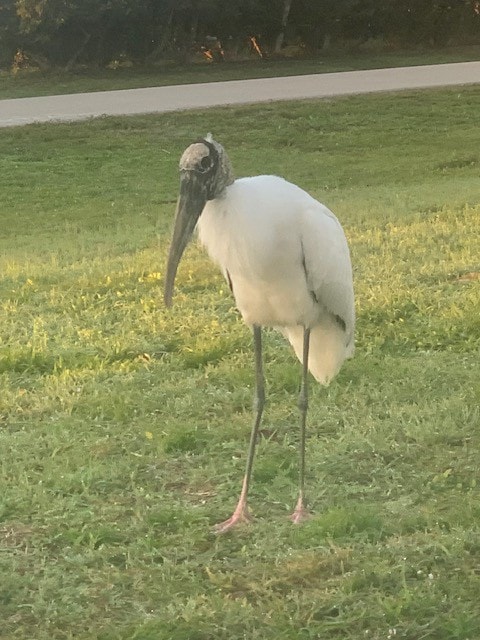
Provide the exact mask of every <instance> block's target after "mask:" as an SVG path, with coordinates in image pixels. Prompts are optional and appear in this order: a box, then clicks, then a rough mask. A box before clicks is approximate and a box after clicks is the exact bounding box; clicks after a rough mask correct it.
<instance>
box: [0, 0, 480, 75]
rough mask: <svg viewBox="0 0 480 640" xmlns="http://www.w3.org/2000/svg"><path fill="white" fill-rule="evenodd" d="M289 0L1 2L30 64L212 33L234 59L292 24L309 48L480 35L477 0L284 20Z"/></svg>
mask: <svg viewBox="0 0 480 640" xmlns="http://www.w3.org/2000/svg"><path fill="white" fill-rule="evenodd" d="M284 3H285V0H262V1H259V0H235V1H230V2H223V1H222V0H140V1H139V0H68V2H65V0H0V17H1V18H3V20H2V21H1V24H2V33H1V35H2V40H3V44H2V47H0V55H1V58H0V63H1V62H2V61H3V64H11V62H12V59H13V56H14V53H15V51H18V50H21V51H22V52H23V56H24V58H23V59H24V60H25V61H28V64H34V65H37V66H40V67H42V66H48V65H53V66H64V67H67V68H71V67H73V66H75V65H76V64H80V63H81V64H87V65H89V66H95V65H97V66H105V65H107V64H109V63H110V64H120V63H121V62H122V60H123V61H129V62H141V63H145V62H149V61H150V62H152V61H156V60H158V59H161V58H165V57H167V58H176V59H182V60H185V59H188V58H191V57H192V55H194V54H195V52H197V53H198V52H199V51H200V47H201V45H203V44H205V42H206V37H207V36H209V35H210V36H216V37H218V38H219V39H220V41H221V42H222V43H223V47H224V48H225V51H226V55H227V57H228V56H230V57H231V58H232V57H238V56H239V54H240V53H241V52H242V50H243V55H245V51H246V50H248V42H249V37H251V36H256V37H257V38H258V39H259V41H260V43H261V44H262V46H263V47H264V50H265V53H266V52H268V51H273V50H274V43H275V41H277V42H279V40H278V37H279V33H282V34H283V32H284V31H285V36H286V37H285V40H284V39H283V37H282V38H281V41H282V42H283V41H284V42H285V44H286V45H293V44H297V45H300V50H307V51H309V52H310V53H314V52H316V51H317V50H318V49H319V48H322V47H326V46H329V44H330V43H331V42H334V41H340V42H342V41H348V42H350V43H352V44H355V43H356V44H360V43H362V42H365V41H367V40H369V39H371V38H383V40H384V41H385V42H387V43H388V44H389V45H390V46H394V45H398V44H399V43H403V44H409V45H411V44H419V43H420V44H423V45H430V44H435V45H438V44H442V45H445V44H447V42H448V41H449V40H450V39H451V38H456V40H457V42H458V41H462V42H464V41H465V40H472V41H477V42H478V37H479V34H480V11H479V10H478V0H367V1H365V0H362V1H359V0H293V1H292V2H291V3H290V2H288V5H290V4H291V6H290V11H289V12H288V21H287V24H286V26H285V27H284V25H282V17H283V15H284ZM285 15H287V14H285ZM305 47H306V49H305ZM26 63H27V62H25V64H26Z"/></svg>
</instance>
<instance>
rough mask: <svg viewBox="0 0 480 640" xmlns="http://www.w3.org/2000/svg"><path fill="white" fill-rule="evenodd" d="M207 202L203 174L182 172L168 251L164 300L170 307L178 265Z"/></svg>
mask: <svg viewBox="0 0 480 640" xmlns="http://www.w3.org/2000/svg"><path fill="white" fill-rule="evenodd" d="M206 202H207V186H206V184H205V181H204V180H202V176H199V175H197V174H195V173H194V172H192V171H188V172H182V173H181V177H180V195H179V197H178V202H177V210H176V213H175V222H174V226H173V235H172V243H171V245H170V251H169V253H168V262H167V272H166V276H165V290H164V300H165V305H166V306H167V307H170V306H171V304H172V298H173V286H174V284H175V276H176V274H177V269H178V265H179V263H180V260H181V258H182V255H183V252H184V251H185V248H186V246H187V244H188V242H189V240H190V238H191V237H192V234H193V230H194V229H195V225H196V224H197V220H198V218H199V217H200V214H201V213H202V211H203V207H204V206H205V203H206Z"/></svg>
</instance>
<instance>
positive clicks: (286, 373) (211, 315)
mask: <svg viewBox="0 0 480 640" xmlns="http://www.w3.org/2000/svg"><path fill="white" fill-rule="evenodd" d="M479 99H480V89H479V88H478V87H477V86H475V87H469V88H455V89H454V90H438V91H437V90H436V91H426V92H413V93H400V94H397V95H380V96H363V97H351V98H346V99H340V100H325V101H312V102H304V103H298V102H297V103H281V104H267V105H261V106H246V107H241V108H226V109H214V110H207V111H205V110H204V111H202V112H189V113H178V114H175V113H172V114H165V115H158V116H149V117H135V118H114V119H110V118H103V119H98V120H94V121H91V122H83V123H76V124H69V125H67V124H61V125H35V126H28V127H19V128H13V129H4V130H1V131H0V151H1V152H0V166H1V172H2V225H1V228H0V234H1V235H0V274H1V277H0V306H1V314H0V451H1V452H2V455H1V457H0V573H1V575H2V580H1V582H0V619H1V620H2V624H1V628H0V637H2V640H3V639H4V640H15V638H21V639H24V638H35V640H47V639H48V640H66V639H73V638H84V639H85V640H87V639H91V638H98V639H99V640H119V639H120V640H127V639H128V640H134V639H136V640H139V639H141V640H147V639H152V640H153V639H155V640H163V639H165V640H182V639H185V640H187V639H188V640H192V639H194V638H197V639H205V640H206V639H208V638H219V639H225V640H227V639H228V640H237V639H238V640H240V639H241V638H245V637H248V638H252V639H253V640H255V639H258V640H270V639H272V640H273V639H275V640H277V639H279V638H280V639H282V638H283V639H285V640H287V639H289V638H300V639H305V640H306V639H312V640H313V639H314V638H322V640H335V639H338V638H342V639H344V640H358V639H359V638H371V639H372V640H387V638H390V639H392V640H393V638H395V640H396V639H397V638H405V639H408V640H412V639H419V638H432V639H433V638H434V639H435V640H467V639H470V640H472V639H474V638H478V637H480V621H479V617H478V602H479V600H480V582H479V575H480V528H479V522H480V519H479V517H480V511H479V504H480V503H479V498H480V495H479V493H480V489H479V487H480V482H479V481H480V479H479V470H478V469H479V468H478V449H479V446H480V436H479V430H478V423H479V417H480V416H479V400H480V397H479V385H478V357H479V349H480V326H479V315H478V309H479V305H480V279H479V272H480V263H479V255H480V245H479V242H480V229H479V221H480V215H479V214H480V210H479V203H478V169H479V166H480V156H479V149H478V135H477V132H478V127H479V124H480V123H479V118H480V112H479V110H478V108H477V105H478V102H479ZM207 131H213V132H214V134H216V136H217V137H218V139H220V140H221V141H222V142H223V143H224V144H225V146H226V148H227V149H228V151H229V153H230V155H231V158H232V161H233V164H234V167H235V170H236V173H237V175H239V176H240V175H246V174H247V175H248V174H254V173H260V172H265V171H267V172H272V173H276V174H280V175H284V176H285V177H287V178H288V179H290V180H292V181H294V182H296V183H298V184H299V185H301V186H302V187H304V188H306V189H307V190H309V191H310V192H311V193H312V194H313V195H315V196H316V197H318V198H319V199H321V200H322V201H324V202H325V203H326V204H328V205H329V206H330V207H331V208H332V209H333V210H334V211H335V212H336V213H337V214H338V216H339V217H340V219H341V220H342V222H343V224H344V226H345V229H346V232H347V235H348V238H349V242H350V245H351V248H352V256H353V263H354V266H355V288H356V296H357V309H358V333H357V352H356V355H355V357H354V359H353V360H351V361H349V362H348V363H346V364H345V366H344V368H343V370H342V372H341V374H340V376H339V378H338V379H337V380H336V381H334V382H333V383H332V385H331V386H330V387H329V388H328V389H322V388H320V387H319V386H318V385H316V384H314V383H313V381H312V385H311V408H310V415H309V431H308V470H309V471H308V496H309V501H310V505H311V507H312V510H313V514H314V515H313V517H312V519H311V520H310V521H309V522H307V523H306V524H305V526H301V527H295V526H294V525H292V523H290V522H289V521H288V519H287V514H288V513H289V512H290V511H291V509H292V507H293V502H294V499H295V492H296V476H297V441H298V426H297V425H298V415H297V413H298V412H297V410H296V394H297V390H298V381H299V365H298V362H297V361H296V359H295V358H294V356H293V355H292V353H291V350H290V349H289V347H288V345H286V344H285V343H284V341H283V340H282V339H281V337H280V336H279V334H277V333H275V332H273V331H272V332H269V333H268V334H267V335H266V340H265V350H266V363H265V370H266V377H267V381H268V389H267V397H268V406H267V410H266V414H265V420H264V423H263V431H262V437H261V440H260V443H259V450H258V457H257V460H256V463H255V467H254V480H253V491H252V498H251V506H252V509H253V511H254V514H255V517H256V519H255V522H254V523H253V524H252V525H251V526H249V527H245V528H244V529H239V530H237V531H234V532H232V533H231V534H229V535H227V536H224V537H219V538H216V537H215V536H213V535H212V534H211V532H210V527H211V525H212V524H214V523H215V522H218V521H220V520H221V519H223V518H225V517H226V516H228V515H229V512H230V510H231V509H232V508H233V505H234V503H235V499H236V497H237V495H238V490H239V485H240V481H241V477H242V473H243V465H244V456H245V451H246V446H247V442H248V436H249V429H250V418H251V410H250V406H251V397H252V383H253V372H252V353H251V337H250V334H249V331H248V329H247V328H246V327H245V326H244V325H243V324H242V323H241V321H240V320H239V318H238V316H237V313H236V311H235V309H234V307H233V303H232V300H231V297H230V293H229V290H228V287H227V286H226V284H225V283H224V282H223V280H222V278H221V276H220V275H219V274H218V272H217V270H216V269H215V267H214V266H212V265H211V264H210V262H209V261H208V259H207V258H206V257H205V256H204V254H203V253H202V252H200V251H199V250H198V248H197V247H195V246H192V247H191V248H190V249H189V251H188V254H187V255H186V256H185V261H184V262H183V264H182V266H181V269H180V272H179V276H178V288H177V293H176V298H175V306H174V308H173V309H172V310H166V309H165V308H164V307H163V304H162V301H161V285H162V280H163V267H164V263H165V256H166V249H167V243H168V239H169V233H170V226H171V221H172V216H173V212H174V208H175V199H176V195H177V185H178V176H177V164H178V157H179V155H180V153H181V152H182V150H183V149H184V148H185V146H186V145H187V144H188V143H189V142H190V141H191V140H192V139H195V138H196V137H198V135H201V134H203V133H206V132H207Z"/></svg>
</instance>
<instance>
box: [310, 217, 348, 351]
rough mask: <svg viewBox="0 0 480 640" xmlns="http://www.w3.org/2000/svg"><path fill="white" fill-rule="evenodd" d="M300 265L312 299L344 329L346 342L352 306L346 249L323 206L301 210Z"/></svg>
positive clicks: (336, 224) (334, 221)
mask: <svg viewBox="0 0 480 640" xmlns="http://www.w3.org/2000/svg"><path fill="white" fill-rule="evenodd" d="M301 242H302V252H303V266H304V269H305V275H306V279H307V286H308V288H309V290H310V292H311V294H312V296H313V297H314V299H315V300H316V301H317V302H318V304H320V305H321V306H322V307H324V308H325V309H326V310H327V311H328V312H329V313H330V314H331V315H332V317H333V318H334V319H335V320H336V321H337V322H338V323H339V324H340V326H342V328H343V329H344V330H345V334H346V341H347V344H348V343H350V342H351V341H352V339H353V331H354V325H355V307H354V295H353V281H352V266H351V262H350V252H349V249H348V244H347V240H346V238H345V234H344V232H343V229H342V227H341V225H340V223H339V221H338V220H337V218H336V217H335V216H334V215H333V213H332V212H331V211H330V210H329V209H327V208H326V207H324V206H323V205H319V207H312V208H309V209H308V211H306V212H305V218H304V224H303V225H302V233H301Z"/></svg>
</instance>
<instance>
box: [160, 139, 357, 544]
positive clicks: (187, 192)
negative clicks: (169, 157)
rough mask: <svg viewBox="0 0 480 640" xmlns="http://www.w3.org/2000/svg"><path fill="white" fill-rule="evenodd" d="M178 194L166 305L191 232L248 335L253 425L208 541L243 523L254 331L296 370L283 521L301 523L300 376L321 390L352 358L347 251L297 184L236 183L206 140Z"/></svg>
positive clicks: (257, 415)
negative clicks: (295, 469) (290, 472)
mask: <svg viewBox="0 0 480 640" xmlns="http://www.w3.org/2000/svg"><path fill="white" fill-rule="evenodd" d="M179 171H180V190H179V196H178V200H177V206H176V211H175V217H174V223H173V232H172V239H171V244H170V248H169V251H168V258H167V264H166V272H165V288H164V302H165V305H166V306H167V307H170V306H171V305H172V301H173V292H174V285H175V277H176V273H177V269H178V266H179V263H180V260H181V258H182V255H183V253H184V250H185V248H186V247H187V245H188V243H189V241H190V239H191V238H192V236H193V232H194V230H195V228H197V231H198V235H199V239H200V242H201V244H202V245H203V246H204V247H205V248H206V250H207V252H208V254H209V256H210V258H211V259H212V261H213V262H214V263H216V264H217V265H218V266H219V267H220V269H221V271H222V272H223V275H224V277H225V279H226V281H227V282H228V285H229V287H230V289H231V292H232V294H233V297H234V299H235V303H236V306H237V308H238V310H239V312H240V314H241V316H242V318H243V320H244V322H245V323H246V324H247V325H248V326H249V327H251V329H252V333H253V346H254V360H255V395H254V407H253V410H254V411H253V412H254V419H253V426H252V430H251V436H250V443H249V448H248V453H247V459H246V469H245V475H244V478H243V483H242V489H241V492H240V497H239V499H238V502H237V506H236V507H235V510H234V511H233V514H232V516H231V517H230V518H228V519H227V520H225V521H224V522H221V523H220V524H218V525H216V526H215V528H214V530H215V532H216V533H225V532H227V531H229V530H230V529H231V528H232V527H235V526H237V525H240V524H242V523H248V522H250V521H251V520H252V517H251V514H250V509H249V506H248V504H247V496H248V491H249V487H250V482H251V477H252V469H253V460H254V455H255V445H256V442H257V438H258V434H259V430H260V424H261V420H262V415H263V411H264V406H265V381H264V374H263V362H262V360H263V358H262V328H263V327H274V328H276V329H279V330H280V331H281V332H282V333H283V334H284V336H285V337H286V338H287V339H288V341H289V342H290V344H291V346H292V347H293V350H294V352H295V354H296V356H297V357H298V359H299V361H300V363H301V364H302V367H301V383H300V393H299V397H298V407H299V410H300V438H299V440H300V444H299V448H300V452H299V454H300V456H299V457H300V460H299V487H298V499H297V502H296V505H295V508H294V511H293V513H292V515H291V516H290V517H291V520H292V521H293V522H294V523H297V524H298V523H300V522H303V521H304V520H306V519H307V518H308V517H309V516H310V512H309V509H308V508H307V504H306V498H305V436H306V420H307V409H308V395H309V394H308V390H309V383H308V372H309V371H310V373H311V374H312V375H313V377H314V378H315V379H316V380H317V381H318V382H319V383H320V384H322V385H328V384H329V383H330V381H331V380H332V379H333V378H334V376H335V375H336V374H337V373H338V371H339V370H340V367H341V366H342V364H343V362H344V360H345V359H346V358H350V357H352V355H353V352H354V331H355V304H354V289H353V276H352V265H351V258H350V251H349V247H348V243H347V239H346V236H345V233H344V231H343V228H342V226H341V224H340V222H339V221H338V219H337V218H336V216H335V215H334V214H333V213H332V212H331V211H330V210H329V209H328V208H327V207H326V206H325V205H323V204H321V203H320V202H318V201H317V200H316V199H315V198H313V197H312V196H311V195H309V194H308V193H307V192H306V191H304V190H303V189H301V188H300V187H299V186H297V185H295V184H293V183H291V182H288V181H287V180H285V179H284V178H281V177H278V176H275V175H257V176H252V177H245V178H239V179H235V177H234V173H233V168H232V164H231V162H230V159H229V157H228V155H227V153H226V151H225V149H224V147H223V146H222V145H221V144H220V143H219V142H217V141H216V140H214V139H213V137H212V135H211V134H208V135H207V136H205V137H204V138H199V139H198V140H196V141H194V142H193V143H191V144H190V145H189V146H188V147H187V148H186V149H185V151H184V152H183V154H182V155H181V158H180V163H179Z"/></svg>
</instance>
